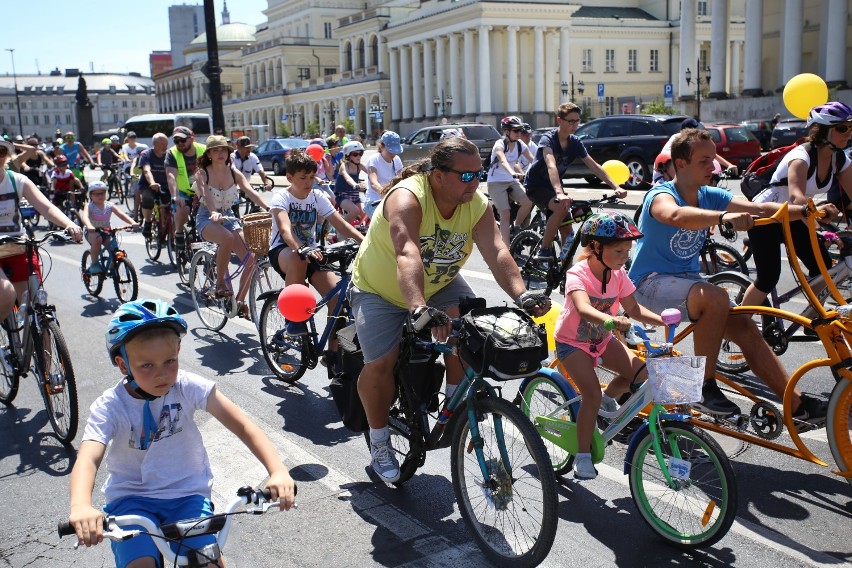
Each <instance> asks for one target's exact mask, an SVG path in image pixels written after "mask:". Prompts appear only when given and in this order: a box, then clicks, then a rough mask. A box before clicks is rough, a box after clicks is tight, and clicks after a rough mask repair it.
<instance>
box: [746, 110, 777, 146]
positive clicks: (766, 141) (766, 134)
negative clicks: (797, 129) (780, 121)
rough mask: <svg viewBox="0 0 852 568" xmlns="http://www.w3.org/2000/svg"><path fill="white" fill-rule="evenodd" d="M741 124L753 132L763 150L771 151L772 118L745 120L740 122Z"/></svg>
mask: <svg viewBox="0 0 852 568" xmlns="http://www.w3.org/2000/svg"><path fill="white" fill-rule="evenodd" d="M740 125H741V126H745V127H746V128H747V129H748V130H749V132H751V133H752V134H753V135H754V137H755V138H757V140H758V142H760V148H761V150H763V151H769V145H770V142H771V140H772V119H771V118H758V119H755V120H744V121H742V122H740Z"/></svg>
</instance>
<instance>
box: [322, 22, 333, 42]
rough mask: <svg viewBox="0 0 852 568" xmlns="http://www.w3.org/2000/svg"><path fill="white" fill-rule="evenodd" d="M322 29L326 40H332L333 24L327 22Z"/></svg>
mask: <svg viewBox="0 0 852 568" xmlns="http://www.w3.org/2000/svg"><path fill="white" fill-rule="evenodd" d="M322 29H323V35H324V36H325V39H331V22H325V23H324V24H323V25H322Z"/></svg>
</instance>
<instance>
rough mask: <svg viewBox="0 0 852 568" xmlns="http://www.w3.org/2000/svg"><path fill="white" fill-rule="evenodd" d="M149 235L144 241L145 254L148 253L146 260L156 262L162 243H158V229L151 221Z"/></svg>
mask: <svg viewBox="0 0 852 568" xmlns="http://www.w3.org/2000/svg"><path fill="white" fill-rule="evenodd" d="M152 224H153V226H152V227H151V235H150V236H149V237H148V238H147V239H145V252H147V253H148V258H150V259H151V260H157V259H158V258H160V251H162V250H163V242H162V241H160V235H159V234H158V233H159V229H158V227H157V225H156V223H155V222H153V221H152Z"/></svg>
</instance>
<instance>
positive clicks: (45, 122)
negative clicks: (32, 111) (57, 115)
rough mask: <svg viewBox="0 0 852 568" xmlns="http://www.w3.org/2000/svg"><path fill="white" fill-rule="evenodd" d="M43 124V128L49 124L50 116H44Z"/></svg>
mask: <svg viewBox="0 0 852 568" xmlns="http://www.w3.org/2000/svg"><path fill="white" fill-rule="evenodd" d="M44 124H45V126H47V125H48V124H50V115H49V114H46V115H44Z"/></svg>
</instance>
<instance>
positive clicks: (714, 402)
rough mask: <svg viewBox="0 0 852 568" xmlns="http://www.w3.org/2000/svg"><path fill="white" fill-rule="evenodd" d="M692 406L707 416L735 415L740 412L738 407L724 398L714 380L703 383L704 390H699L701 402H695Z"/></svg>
mask: <svg viewBox="0 0 852 568" xmlns="http://www.w3.org/2000/svg"><path fill="white" fill-rule="evenodd" d="M693 406H694V407H695V408H697V409H698V410H700V411H701V412H704V413H707V414H721V415H725V416H727V415H731V414H737V413H739V411H740V407H739V406H737V405H736V404H734V403H733V402H731V401H730V400H729V399H728V397H726V396H725V394H724V393H723V392H722V389H720V388H719V384H718V383H717V382H716V381H715V380H709V381H705V383H704V388H702V389H701V402H696V403H694V404H693Z"/></svg>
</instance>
